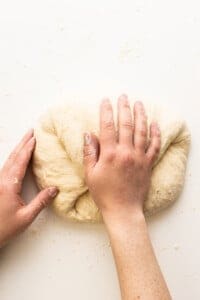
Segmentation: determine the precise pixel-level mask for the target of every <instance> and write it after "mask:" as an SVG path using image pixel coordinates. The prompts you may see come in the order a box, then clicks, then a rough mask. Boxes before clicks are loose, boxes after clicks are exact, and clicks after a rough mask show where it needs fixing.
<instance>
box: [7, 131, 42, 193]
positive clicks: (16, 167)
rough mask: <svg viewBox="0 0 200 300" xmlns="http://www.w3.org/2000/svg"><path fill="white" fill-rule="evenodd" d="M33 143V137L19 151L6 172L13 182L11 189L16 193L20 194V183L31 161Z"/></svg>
mask: <svg viewBox="0 0 200 300" xmlns="http://www.w3.org/2000/svg"><path fill="white" fill-rule="evenodd" d="M35 143H36V140H35V137H32V138H31V139H30V140H29V141H28V142H27V143H26V144H25V146H24V147H23V148H22V149H21V150H20V152H19V153H18V155H17V158H16V160H15V162H14V163H13V166H12V167H10V169H9V171H8V176H9V178H13V179H14V181H15V184H14V185H13V188H14V190H15V192H16V193H20V191H21V186H22V181H23V179H24V176H25V173H26V169H27V167H28V164H29V161H30V159H31V155H32V153H33V149H34V147H35Z"/></svg>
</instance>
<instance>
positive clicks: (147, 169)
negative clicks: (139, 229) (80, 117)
mask: <svg viewBox="0 0 200 300" xmlns="http://www.w3.org/2000/svg"><path fill="white" fill-rule="evenodd" d="M84 140H85V143H84V166H85V177H86V183H87V185H88V187H89V191H90V193H91V195H92V197H93V199H94V201H95V202H96V204H97V206H98V207H99V208H100V210H101V212H102V215H103V218H104V221H107V219H113V218H114V219H117V220H119V219H123V218H127V217H128V216H129V215H130V214H132V213H133V212H135V211H139V212H143V203H144V200H145V198H146V196H147V193H148V190H149V185H150V177H151V171H152V166H153V164H154V162H155V160H156V158H157V156H158V153H159V150H160V142H161V141H160V130H159V127H158V125H157V124H156V123H152V124H151V126H150V143H149V146H148V147H147V142H148V141H147V117H146V115H145V110H144V106H143V104H142V103H141V102H136V103H135V105H134V126H133V121H132V113H131V109H130V105H129V101H128V99H127V96H126V95H122V96H121V97H120V98H119V100H118V137H117V131H116V128H115V126H114V121H113V111H112V106H111V104H110V102H109V100H104V101H103V102H102V104H101V109H100V137H99V139H98V138H97V137H96V136H95V135H93V134H91V133H86V134H85V139H84Z"/></svg>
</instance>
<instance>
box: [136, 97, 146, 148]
mask: <svg viewBox="0 0 200 300" xmlns="http://www.w3.org/2000/svg"><path fill="white" fill-rule="evenodd" d="M146 143H147V117H146V114H145V110H144V106H143V104H142V102H139V101H138V102H136V103H135V105H134V147H135V149H136V150H139V151H141V152H145V149H146Z"/></svg>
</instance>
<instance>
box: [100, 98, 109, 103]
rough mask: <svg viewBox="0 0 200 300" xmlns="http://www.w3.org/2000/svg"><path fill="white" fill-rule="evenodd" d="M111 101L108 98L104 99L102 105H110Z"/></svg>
mask: <svg viewBox="0 0 200 300" xmlns="http://www.w3.org/2000/svg"><path fill="white" fill-rule="evenodd" d="M109 103H110V100H109V99H108V98H103V99H102V104H109Z"/></svg>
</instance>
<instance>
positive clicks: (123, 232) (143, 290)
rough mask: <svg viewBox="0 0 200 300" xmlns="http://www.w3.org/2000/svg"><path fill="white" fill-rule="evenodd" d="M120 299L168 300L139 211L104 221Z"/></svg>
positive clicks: (167, 293)
mask: <svg viewBox="0 0 200 300" xmlns="http://www.w3.org/2000/svg"><path fill="white" fill-rule="evenodd" d="M105 223H106V226H107V229H108V233H109V237H110V241H111V246H112V251H113V254H114V258H115V262H116V267H117V271H118V277H119V282H120V287H121V294H122V299H123V300H134V299H141V300H143V299H144V300H169V299H171V297H170V294H169V291H168V288H167V285H166V283H165V281H164V278H163V276H162V273H161V271H160V268H159V265H158V263H157V260H156V257H155V255H154V251H153V248H152V245H151V242H150V239H149V235H148V231H147V226H146V222H145V218H144V215H143V213H142V212H140V211H139V212H138V211H137V212H134V213H132V214H131V215H130V217H128V218H125V217H123V220H122V222H121V220H119V221H117V219H116V220H115V219H112V218H111V220H110V221H109V220H108V221H107V220H106V221H105Z"/></svg>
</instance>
